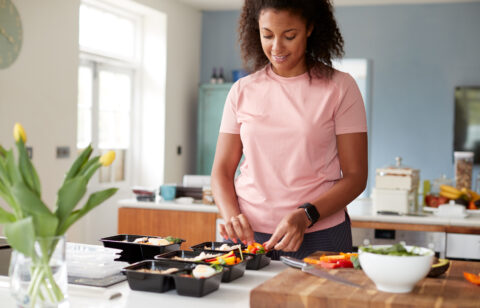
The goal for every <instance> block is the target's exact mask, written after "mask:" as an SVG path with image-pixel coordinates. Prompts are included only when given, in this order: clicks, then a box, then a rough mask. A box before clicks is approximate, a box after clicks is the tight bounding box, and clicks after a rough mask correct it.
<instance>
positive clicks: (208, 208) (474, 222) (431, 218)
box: [119, 199, 480, 234]
mask: <svg viewBox="0 0 480 308" xmlns="http://www.w3.org/2000/svg"><path fill="white" fill-rule="evenodd" d="M119 205H120V206H122V207H128V208H143V209H158V210H160V209H161V210H175V211H188V212H206V213H218V208H217V207H216V206H214V205H205V204H202V203H193V204H180V203H176V202H175V201H170V202H165V201H163V202H141V201H136V200H135V199H127V200H120V201H119ZM347 208H348V212H349V214H350V219H351V220H352V222H353V225H355V224H356V223H357V222H358V223H361V222H377V223H394V224H410V225H411V224H416V225H432V226H441V227H467V228H471V229H478V234H480V212H479V213H478V214H470V215H469V216H467V217H466V218H450V217H439V216H436V215H434V214H432V213H430V212H425V213H424V214H425V215H426V216H406V215H378V214H376V213H373V212H372V205H371V202H369V201H368V200H367V199H359V200H355V201H353V202H352V203H350V204H349V205H348V207H347ZM434 229H435V227H434ZM436 229H438V230H439V229H440V228H436ZM426 231H430V230H426ZM474 233H476V232H474Z"/></svg>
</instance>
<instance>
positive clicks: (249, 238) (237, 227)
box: [219, 214, 255, 245]
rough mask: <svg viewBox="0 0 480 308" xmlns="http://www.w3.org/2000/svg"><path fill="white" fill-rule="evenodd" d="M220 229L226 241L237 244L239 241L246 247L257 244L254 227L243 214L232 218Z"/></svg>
mask: <svg viewBox="0 0 480 308" xmlns="http://www.w3.org/2000/svg"><path fill="white" fill-rule="evenodd" d="M219 227H220V230H219V231H220V234H221V235H222V237H223V238H224V239H226V240H227V239H231V240H232V241H233V242H234V243H237V239H239V240H240V241H241V242H242V243H244V244H245V245H250V244H252V243H254V242H255V240H254V237H253V230H252V227H251V226H250V223H249V222H248V219H247V217H245V215H243V214H239V215H236V216H232V217H230V219H228V220H227V221H225V224H220V225H219Z"/></svg>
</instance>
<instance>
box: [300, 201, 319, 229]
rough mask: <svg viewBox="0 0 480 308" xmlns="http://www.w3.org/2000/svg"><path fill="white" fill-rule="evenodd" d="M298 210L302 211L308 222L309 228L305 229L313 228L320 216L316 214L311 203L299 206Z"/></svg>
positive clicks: (315, 209)
mask: <svg viewBox="0 0 480 308" xmlns="http://www.w3.org/2000/svg"><path fill="white" fill-rule="evenodd" d="M298 208H299V209H304V210H305V214H306V215H307V218H308V220H310V226H308V227H307V228H310V227H311V226H313V225H314V224H315V223H316V222H317V221H318V220H319V219H320V214H319V213H318V211H317V208H316V207H315V205H313V204H311V203H305V204H302V205H300V206H299V207H298Z"/></svg>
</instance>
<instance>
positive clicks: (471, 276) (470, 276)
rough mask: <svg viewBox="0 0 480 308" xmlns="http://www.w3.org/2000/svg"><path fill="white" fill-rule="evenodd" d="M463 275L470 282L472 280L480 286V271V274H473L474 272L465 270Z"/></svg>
mask: <svg viewBox="0 0 480 308" xmlns="http://www.w3.org/2000/svg"><path fill="white" fill-rule="evenodd" d="M463 276H464V277H465V279H467V280H468V281H469V282H471V283H473V284H476V285H477V286H480V273H479V274H478V275H475V274H472V273H467V272H463Z"/></svg>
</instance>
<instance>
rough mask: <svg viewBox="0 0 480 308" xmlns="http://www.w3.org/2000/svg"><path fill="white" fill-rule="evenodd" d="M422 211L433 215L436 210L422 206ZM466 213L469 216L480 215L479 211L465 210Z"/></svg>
mask: <svg viewBox="0 0 480 308" xmlns="http://www.w3.org/2000/svg"><path fill="white" fill-rule="evenodd" d="M423 210H424V211H425V212H432V213H435V212H437V211H438V208H436V207H430V206H424V207H423ZM466 211H467V213H469V214H480V210H466Z"/></svg>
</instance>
